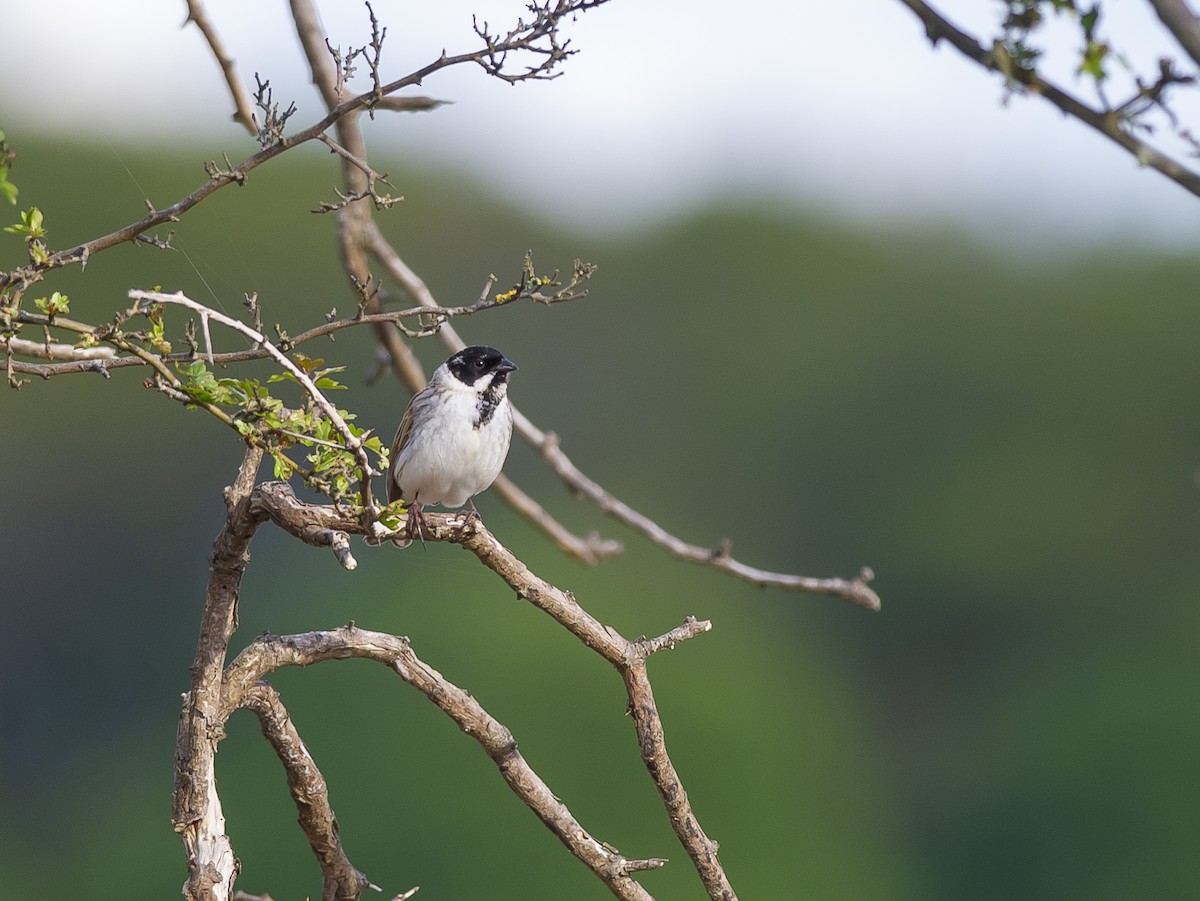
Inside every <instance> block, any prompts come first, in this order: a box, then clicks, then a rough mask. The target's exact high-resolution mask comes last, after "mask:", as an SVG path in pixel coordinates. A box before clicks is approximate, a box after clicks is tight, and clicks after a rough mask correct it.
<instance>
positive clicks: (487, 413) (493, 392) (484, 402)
mask: <svg viewBox="0 0 1200 901" xmlns="http://www.w3.org/2000/svg"><path fill="white" fill-rule="evenodd" d="M503 385H504V381H503V380H502V379H500V378H499V376H497V377H496V378H495V379H493V380H492V383H491V384H490V385H488V386H487V388H486V389H485V390H484V392H483V394H481V395H479V404H478V405H477V406H476V408H475V422H474V423H473V425H474V426H475V428H477V429H481V428H483V427H484V426H485V425H487V424H488V423H489V422H491V421H492V417H493V416H495V415H496V408H497V407H498V406H500V401H502V400H504V393H503V392H502V391H501V390H500V389H501V388H502V387H503Z"/></svg>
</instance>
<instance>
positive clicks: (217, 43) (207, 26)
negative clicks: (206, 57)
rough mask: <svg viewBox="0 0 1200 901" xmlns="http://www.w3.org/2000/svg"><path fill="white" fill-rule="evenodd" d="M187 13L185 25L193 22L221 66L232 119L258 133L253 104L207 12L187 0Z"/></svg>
mask: <svg viewBox="0 0 1200 901" xmlns="http://www.w3.org/2000/svg"><path fill="white" fill-rule="evenodd" d="M187 7H188V14H187V19H186V20H184V24H185V25H186V24H187V23H188V22H194V23H195V24H196V27H197V28H199V29H200V33H201V34H202V35H204V40H206V41H208V46H209V47H210V48H211V49H212V52H213V56H214V57H215V58H216V60H217V64H218V65H219V66H220V67H221V72H222V74H223V75H224V76H225V83H226V84H227V85H229V93H230V94H231V95H232V96H233V105H234V107H235V108H236V112H234V114H233V121H235V122H241V123H242V125H243V126H245V128H246V131H248V132H250V134H251V135H255V134H257V133H258V122H257V121H255V118H254V106H253V104H252V103H251V102H250V95H249V94H248V93H247V92H246V88H245V86H244V85H243V84H242V82H241V79H239V78H238V77H237V72H236V70H235V66H234V62H233V57H231V56H230V55H229V53H228V52H227V51H226V50H225V45H224V44H223V43H222V42H221V39H220V37H218V35H217V31H216V29H215V28H214V27H213V24H212V22H211V21H210V20H209V18H208V13H207V12H205V10H204V5H203V4H202V3H201V2H200V0H187Z"/></svg>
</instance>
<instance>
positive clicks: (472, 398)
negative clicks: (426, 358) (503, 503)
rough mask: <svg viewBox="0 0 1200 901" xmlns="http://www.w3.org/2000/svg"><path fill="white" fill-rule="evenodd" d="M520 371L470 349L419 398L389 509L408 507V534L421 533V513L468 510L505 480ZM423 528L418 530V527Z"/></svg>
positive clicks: (438, 372)
mask: <svg viewBox="0 0 1200 901" xmlns="http://www.w3.org/2000/svg"><path fill="white" fill-rule="evenodd" d="M516 369H517V364H516V363H513V362H512V361H511V360H509V359H508V358H507V357H505V356H504V354H502V353H500V351H498V350H496V349H495V348H494V347H486V346H483V345H474V346H472V347H464V348H463V349H462V350H460V351H459V352H458V353H456V354H454V355H453V356H452V357H450V359H448V360H447V361H446V362H445V363H443V364H442V365H441V366H439V367H438V368H437V369H435V370H434V371H433V376H432V377H431V378H430V379H429V384H427V385H426V386H425V387H424V388H422V389H421V390H420V391H418V392H417V393H416V394H415V395H413V399H412V401H411V402H410V403H409V405H408V409H407V410H405V411H404V418H403V419H402V420H400V428H399V429H398V430H397V432H396V439H395V440H394V441H393V442H392V453H391V456H390V459H391V461H392V464H391V469H390V471H389V472H388V484H387V488H388V492H387V493H388V503H391V502H393V501H397V500H403V501H404V502H405V504H407V505H408V508H409V514H408V533H409V536H410V537H411V536H412V535H414V534H416V535H419V534H420V532H421V524H422V517H421V507H422V506H423V505H425V504H441V505H442V506H443V507H461V506H462V505H463V504H465V503H467V502H470V504H471V511H472V513H477V511H476V510H475V502H474V501H473V500H471V498H472V497H474V496H475V495H476V494H478V493H479V492H481V491H483V490H485V489H486V488H487V487H488V486H489V485H491V484H492V482H494V481H495V480H496V476H498V475H500V469H501V467H503V466H504V458H505V457H507V456H508V446H509V443H510V441H511V440H512V407H511V406H509V403H508V396H507V395H508V374H509V373H510V372H515V371H516ZM414 527H415V528H414Z"/></svg>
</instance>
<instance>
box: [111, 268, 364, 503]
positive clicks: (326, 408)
mask: <svg viewBox="0 0 1200 901" xmlns="http://www.w3.org/2000/svg"><path fill="white" fill-rule="evenodd" d="M129 297H130V299H131V300H136V301H140V302H144V303H162V304H171V305H174V306H180V307H183V308H185V309H188V310H191V311H193V312H194V313H196V314H198V315H199V316H200V319H201V323H203V325H204V332H205V341H206V343H209V338H208V325H207V320H208V319H209V318H212V319H214V320H216V321H217V322H219V323H221V325H223V326H225V327H226V328H231V329H233V330H234V331H235V332H238V333H239V334H241V335H244V336H245V337H246V338H248V339H249V340H250V341H251V342H252V343H254V344H255V345H257V346H258V347H261V348H262V349H263V350H264V351H266V353H267V356H269V357H270V358H271V359H272V360H274V361H275V362H276V363H277V364H278V365H279V366H281V367H282V368H283V369H285V370H287V371H288V372H289V373H290V374H291V375H292V377H293V378H295V380H296V381H297V382H299V383H300V385H301V387H303V388H304V390H305V391H306V392H307V393H308V396H309V397H311V398H312V399H313V401H314V402H315V403H316V405H317V406H318V407H320V408H321V412H322V413H323V414H324V416H325V418H326V419H328V420H329V421H330V423H332V424H333V427H334V428H335V429H337V430H338V434H340V435H341V436H342V440H343V441H344V442H345V446H346V448H348V449H349V450H350V451H351V452H352V453H353V454H354V456H355V458H356V459H357V460H358V465H359V468H360V469H361V470H362V480H361V483H360V484H361V490H362V495H361V497H362V505H363V507H365V508H367V509H370V507H371V476H374V475H379V473H378V472H377V471H376V470H375V469H373V468H372V467H371V459H370V457H369V456H368V455H367V449H366V447H365V446H364V445H363V443H362V440H361V439H360V438H359V437H358V436H357V435H355V434H354V432H353V431H351V429H350V426H349V425H347V424H346V420H344V419H343V418H342V414H341V413H339V412H338V409H337V407H335V406H334V405H333V404H332V403H330V402H329V399H328V398H326V397H325V395H324V394H323V393H322V392H321V390H320V389H319V388H318V387H317V386H316V384H314V383H313V380H312V379H311V378H310V377H309V375H308V373H307V372H305V371H304V370H303V369H301V368H300V367H299V366H297V365H296V364H295V363H293V362H292V361H291V360H290V359H289V358H288V356H287V354H285V353H284V352H283V351H281V350H280V349H279V348H277V347H276V346H275V345H274V344H272V343H271V342H270V340H268V339H267V337H266V336H265V335H263V334H262V333H261V332H257V331H255V330H254V329H252V328H251V327H250V326H248V325H246V323H244V322H241V321H240V320H237V319H234V318H233V317H231V316H226V315H225V314H224V313H218V312H217V311H216V310H214V309H212V308H211V307H206V306H205V305H204V304H202V303H197V302H196V301H194V300H192V299H191V298H190V297H187V296H186V295H185V294H184V293H183V292H182V291H179V292H177V293H175V294H163V293H162V292H160V291H139V290H136V289H135V290H133V291H130V292H129ZM209 346H211V343H209Z"/></svg>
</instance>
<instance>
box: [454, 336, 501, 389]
mask: <svg viewBox="0 0 1200 901" xmlns="http://www.w3.org/2000/svg"><path fill="white" fill-rule="evenodd" d="M446 368H448V369H449V370H450V372H451V373H452V374H453V375H454V377H455V378H457V379H458V380H459V381H460V382H462V383H463V384H464V385H474V384H475V383H476V382H477V381H479V379H481V378H482V377H483V376H485V375H488V374H494V375H493V378H492V380H491V384H493V385H498V384H502V383H503V382H505V381H506V380H507V379H508V374H509V373H510V372H513V371H514V370H515V369H516V368H517V364H516V363H514V362H513V361H512V360H510V359H508V358H507V357H505V356H504V354H502V353H500V351H498V350H496V348H494V347H488V346H486V345H484V344H473V345H472V346H470V347H464V348H463V349H462V350H460V351H459V352H458V353H456V354H455V355H454V356H452V357H451V358H450V359H449V360H447V361H446Z"/></svg>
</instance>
